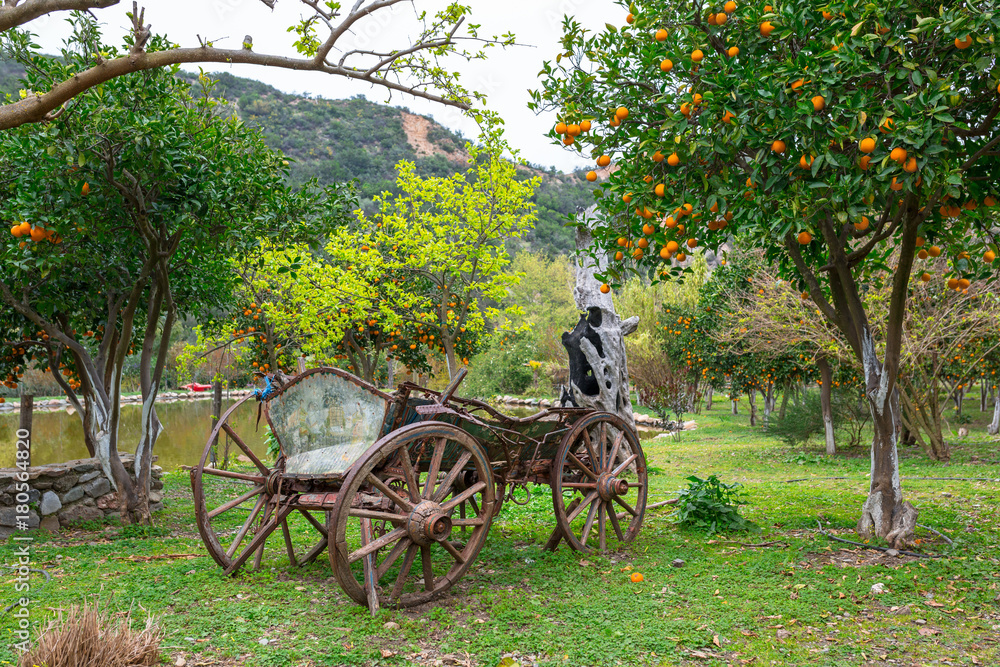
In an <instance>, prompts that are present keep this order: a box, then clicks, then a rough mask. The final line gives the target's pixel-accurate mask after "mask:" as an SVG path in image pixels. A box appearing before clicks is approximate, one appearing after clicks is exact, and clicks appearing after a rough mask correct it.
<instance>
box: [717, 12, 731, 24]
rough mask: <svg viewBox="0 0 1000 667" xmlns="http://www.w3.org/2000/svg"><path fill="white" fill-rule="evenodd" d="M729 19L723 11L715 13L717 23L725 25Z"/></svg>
mask: <svg viewBox="0 0 1000 667" xmlns="http://www.w3.org/2000/svg"><path fill="white" fill-rule="evenodd" d="M728 20H729V17H728V16H726V15H725V14H723V13H722V12H719V13H718V14H716V15H715V25H723V24H724V23H725V22H726V21H728Z"/></svg>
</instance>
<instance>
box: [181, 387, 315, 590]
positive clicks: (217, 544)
mask: <svg viewBox="0 0 1000 667" xmlns="http://www.w3.org/2000/svg"><path fill="white" fill-rule="evenodd" d="M250 398H253V396H252V395H250V396H247V397H246V398H244V399H242V400H240V401H238V402H237V403H235V404H234V405H233V406H232V407H230V408H229V409H228V410H226V412H225V413H224V414H223V415H222V417H221V418H220V419H219V422H218V424H216V426H215V429H213V431H212V435H211V436H210V437H209V439H208V442H207V443H206V445H205V450H204V451H203V452H202V455H201V460H200V461H199V462H198V465H197V466H196V467H194V468H192V470H191V487H192V489H193V491H194V507H195V515H196V517H197V520H198V532H200V533H201V538H202V540H203V541H204V543H205V547H206V548H207V549H208V553H209V554H210V555H211V556H212V558H214V559H215V562H216V563H218V564H219V565H220V566H222V568H223V569H224V570H225V572H226V574H232V573H233V572H236V571H237V570H239V569H240V568H241V567H242V566H243V565H244V564H245V563H246V562H247V561H248V560H250V559H251V558H253V566H254V567H255V568H258V567H260V564H261V560H262V558H263V556H264V552H265V548H266V546H267V545H266V543H267V542H268V540H269V539H271V537H272V535H275V536H276V535H277V534H281V535H282V537H283V538H284V542H283V546H284V550H285V552H286V553H287V554H288V559H289V561H290V562H291V564H293V565H306V564H308V563H310V562H312V561H313V560H315V559H316V557H317V556H319V555H320V554H321V553H322V552H323V550H324V549H325V548H326V544H327V539H326V525H325V521H324V520H323V516H322V515H320V516H319V518H317V516H316V515H314V514H312V513H310V512H307V511H306V510H302V509H295V510H293V509H291V508H289V507H287V506H284V505H283V504H282V502H279V501H284V500H285V499H286V498H287V496H283V495H282V492H281V491H282V473H283V472H284V468H285V465H284V459H282V458H279V459H278V462H277V463H276V464H275V465H274V466H268V465H266V464H264V463H263V462H262V461H261V460H260V458H259V457H258V456H257V455H256V454H254V453H253V451H252V450H251V449H250V447H248V446H247V444H246V443H245V442H244V441H243V439H242V438H240V437H239V436H238V435H237V434H236V431H235V430H233V427H232V426H231V425H230V423H229V420H230V418H231V416H232V415H233V413H234V412H235V411H236V409H237V408H239V407H240V406H241V405H242V404H243V403H245V402H246V401H247V400H249V399H250ZM221 432H225V433H226V434H228V435H229V437H230V439H231V440H232V441H233V442H234V443H235V444H236V447H237V451H238V452H239V453H242V454H243V455H244V456H246V457H247V458H248V459H250V463H251V465H250V468H249V470H247V469H242V470H221V469H217V468H213V467H211V466H210V465H209V464H208V460H209V456H210V454H211V449H212V442H213V441H214V440H215V439H216V436H218V435H219V434H220V433H221ZM244 468H245V467H244ZM317 534H318V535H319V538H318V542H317V537H316V536H317ZM275 539H280V538H275ZM272 543H277V542H272ZM277 544H279V548H280V543H277ZM296 544H299V545H300V546H299V547H298V548H296ZM303 544H304V545H305V546H301V545H303Z"/></svg>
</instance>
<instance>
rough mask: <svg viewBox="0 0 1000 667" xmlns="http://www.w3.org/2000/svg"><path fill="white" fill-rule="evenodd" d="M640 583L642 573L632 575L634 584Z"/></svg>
mask: <svg viewBox="0 0 1000 667" xmlns="http://www.w3.org/2000/svg"><path fill="white" fill-rule="evenodd" d="M640 581H642V573H641V572H633V573H632V583H633V584H637V583H639V582H640Z"/></svg>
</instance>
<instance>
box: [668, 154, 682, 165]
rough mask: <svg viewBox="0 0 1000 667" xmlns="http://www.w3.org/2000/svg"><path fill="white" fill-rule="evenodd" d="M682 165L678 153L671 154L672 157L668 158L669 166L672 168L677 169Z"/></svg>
mask: <svg viewBox="0 0 1000 667" xmlns="http://www.w3.org/2000/svg"><path fill="white" fill-rule="evenodd" d="M680 163H681V159H680V157H679V156H678V155H677V153H671V154H670V157H668V158H667V164H669V165H670V166H671V167H676V166H677V165H679V164H680Z"/></svg>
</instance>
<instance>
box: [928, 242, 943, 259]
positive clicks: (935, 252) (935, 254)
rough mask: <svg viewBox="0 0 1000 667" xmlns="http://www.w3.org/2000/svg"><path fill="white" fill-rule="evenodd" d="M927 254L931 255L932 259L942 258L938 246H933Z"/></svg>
mask: <svg viewBox="0 0 1000 667" xmlns="http://www.w3.org/2000/svg"><path fill="white" fill-rule="evenodd" d="M927 252H929V253H930V255H931V257H940V256H941V248H939V247H938V246H936V245H932V246H931V247H930V249H929V250H928V251H927Z"/></svg>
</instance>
